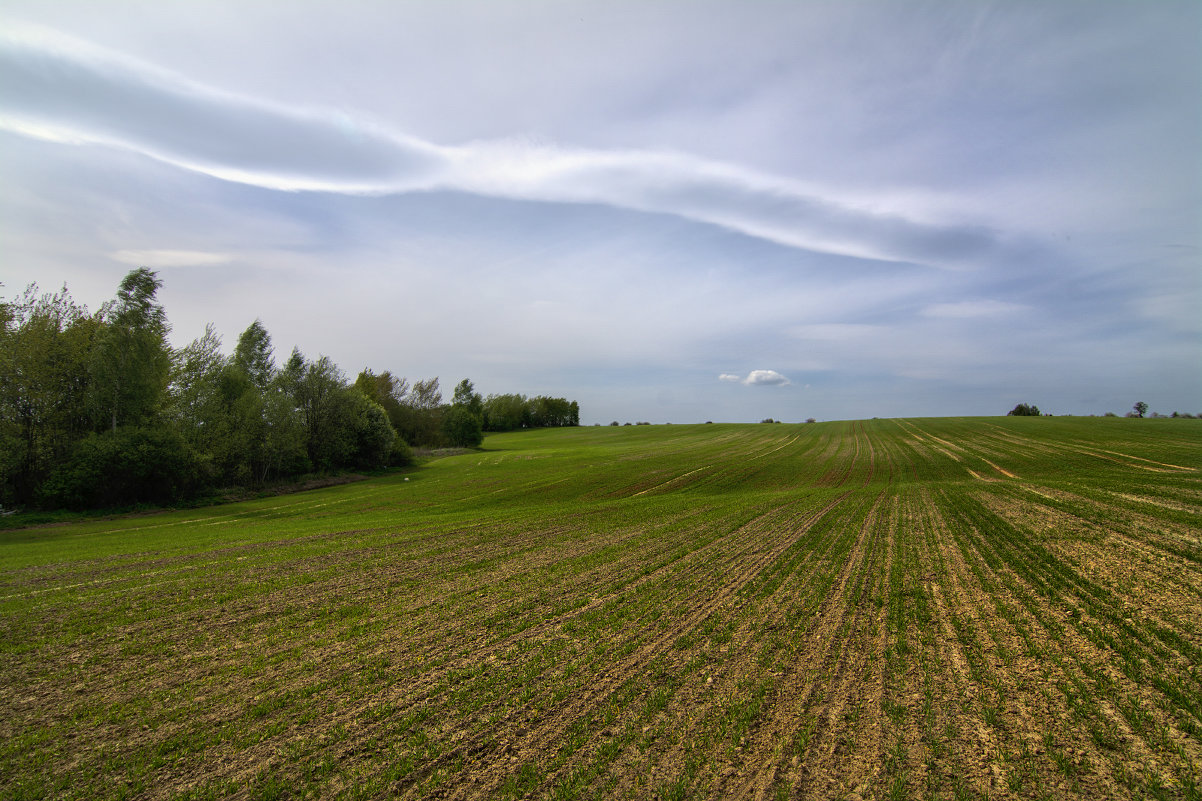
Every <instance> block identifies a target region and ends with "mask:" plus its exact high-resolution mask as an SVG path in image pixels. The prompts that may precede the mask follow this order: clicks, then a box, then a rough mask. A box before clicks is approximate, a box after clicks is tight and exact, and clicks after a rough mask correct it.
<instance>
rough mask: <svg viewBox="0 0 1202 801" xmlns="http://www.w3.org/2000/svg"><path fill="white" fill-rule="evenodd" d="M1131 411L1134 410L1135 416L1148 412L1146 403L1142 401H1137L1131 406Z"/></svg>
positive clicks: (1141, 415)
mask: <svg viewBox="0 0 1202 801" xmlns="http://www.w3.org/2000/svg"><path fill="white" fill-rule="evenodd" d="M1131 411H1133V412H1135V416H1136V417H1143V416H1144V415H1145V414H1147V413H1148V404H1146V403H1144V402H1143V401H1139V402H1137V403H1136V404H1135V405H1134V406H1132V407H1131Z"/></svg>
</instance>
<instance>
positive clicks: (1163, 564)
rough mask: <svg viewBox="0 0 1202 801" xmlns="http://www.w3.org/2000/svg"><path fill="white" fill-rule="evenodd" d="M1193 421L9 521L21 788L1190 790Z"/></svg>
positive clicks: (732, 436)
mask: <svg viewBox="0 0 1202 801" xmlns="http://www.w3.org/2000/svg"><path fill="white" fill-rule="evenodd" d="M1200 532H1202V422H1200V421H1193V420H1159V419H1150V420H1128V419H1121V418H1120V419H1082V418H973V419H946V420H945V419H916V420H874V421H866V422H838V423H820V424H810V425H745V426H739V425H704V426H632V427H619V428H611V427H604V428H579V429H553V430H542V431H530V432H520V433H513V434H504V435H494V436H490V437H488V438H487V439H486V440H485V443H484V447H483V448H482V449H481V450H479V451H474V452H470V453H466V454H462V455H457V456H452V457H448V458H443V459H438V460H435V461H432V462H430V463H428V464H426V465H424V466H423V467H422V468H420V469H418V470H416V471H410V472H406V473H396V474H390V475H385V476H381V477H377V478H373V479H371V480H368V481H364V482H359V483H355V484H346V485H340V486H335V487H329V488H326V489H322V490H315V491H310V492H305V493H299V494H296V495H291V496H280V497H272V498H263V499H258V500H254V501H246V502H240V503H234V504H228V505H224V506H215V507H209V508H203V509H189V510H185V511H174V512H163V513H157V514H143V515H139V516H130V517H122V518H112V519H81V520H75V521H70V522H66V523H62V524H58V525H54V526H45V527H36V528H28V529H19V530H7V531H0V797H12V798H26V797H28V798H47V797H51V798H123V797H154V798H177V797H178V798H218V797H229V796H236V797H243V798H304V797H323V798H324V797H347V798H357V797H396V796H402V797H405V796H408V797H421V796H424V795H430V794H435V793H442V792H449V793H452V794H461V795H466V796H478V797H508V798H518V797H540V798H541V797H551V798H595V797H615V798H621V797H650V796H655V795H659V796H661V797H680V798H686V797H690V798H692V797H726V796H731V795H741V794H742V795H756V794H759V795H762V796H775V797H798V796H801V797H812V796H829V797H837V796H840V795H844V794H850V793H853V792H855V793H858V794H860V795H861V796H863V797H868V796H875V797H907V796H910V795H913V794H914V793H919V794H922V795H928V796H931V797H939V798H952V797H982V796H986V795H990V796H1004V795H1005V794H1007V793H1011V794H1016V795H1018V796H1020V797H1044V796H1049V795H1050V796H1053V797H1118V796H1147V797H1167V798H1190V797H1197V790H1196V788H1197V786H1198V784H1199V780H1200V779H1202V776H1200V775H1199V770H1200V768H1199V765H1202V668H1200V667H1199V665H1202V622H1200V621H1202V534H1200Z"/></svg>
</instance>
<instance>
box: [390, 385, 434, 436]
mask: <svg viewBox="0 0 1202 801" xmlns="http://www.w3.org/2000/svg"><path fill="white" fill-rule="evenodd" d="M401 405H402V407H403V418H404V419H403V420H402V424H401V427H399V428H398V429H397V430H398V432H399V433H400V434H401V436H403V437H404V438H405V441H406V442H409V443H411V444H413V445H427V446H437V445H440V444H442V426H441V424H440V419H441V406H442V391H441V390H440V389H439V388H438V377H437V376H435V377H434V378H428V379H426V380H425V381H414V382H413V386H412V388H410V390H409V393H408V394H407V395H406V396H405V398H404V401H403V402H402V404H401Z"/></svg>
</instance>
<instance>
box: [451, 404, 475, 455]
mask: <svg viewBox="0 0 1202 801" xmlns="http://www.w3.org/2000/svg"><path fill="white" fill-rule="evenodd" d="M442 433H443V436H444V437H446V440H447V442H448V443H450V444H451V445H453V446H455V447H456V448H475V447H476V446H478V445H479V444H480V443H481V442H483V441H484V430H483V427H482V425H481V422H480V418H479V417H477V416H476V415H474V414H472V413H471V412H470V411H469V410H468V408H467V407H466V406H451V408H449V409H447V410H446V412H445V413H444V414H443V416H442Z"/></svg>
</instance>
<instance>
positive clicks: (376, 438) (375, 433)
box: [346, 387, 397, 470]
mask: <svg viewBox="0 0 1202 801" xmlns="http://www.w3.org/2000/svg"><path fill="white" fill-rule="evenodd" d="M346 396H347V400H348V403H349V406H350V413H351V427H352V431H353V433H354V451H353V453H352V454H351V459H352V464H353V466H354V467H358V468H362V469H366V470H374V469H378V468H381V467H387V466H388V463H389V461H390V458H391V456H392V454H393V443H394V442H395V441H396V438H397V435H396V431H394V430H393V428H392V423H390V422H389V421H388V413H387V412H385V411H384V407H383V406H381V405H380V404H378V403H376V402H375V401H373V400H371V399H369V398H368V397H367V396H365V395H364V394H363V393H362V392H360V391H359V390H357V389H355V388H354V387H350V388H348V389H347V390H346Z"/></svg>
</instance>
